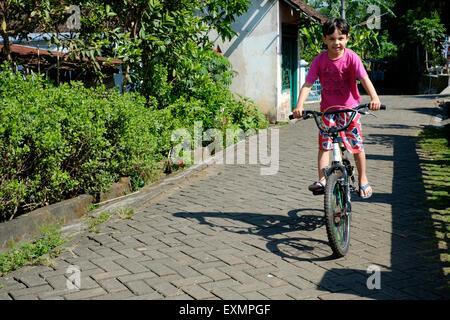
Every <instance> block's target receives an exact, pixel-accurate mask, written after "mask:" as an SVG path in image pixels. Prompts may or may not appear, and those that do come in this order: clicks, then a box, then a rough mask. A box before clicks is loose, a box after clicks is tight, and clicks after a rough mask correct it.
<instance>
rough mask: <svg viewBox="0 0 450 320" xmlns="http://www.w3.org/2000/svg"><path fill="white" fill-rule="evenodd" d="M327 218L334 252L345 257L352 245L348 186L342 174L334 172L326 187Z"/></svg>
mask: <svg viewBox="0 0 450 320" xmlns="http://www.w3.org/2000/svg"><path fill="white" fill-rule="evenodd" d="M325 220H326V226H327V236H328V241H329V244H330V247H331V249H332V250H333V253H334V254H335V255H336V256H337V257H343V256H344V255H345V254H346V253H347V251H348V248H349V246H350V216H349V213H348V212H347V187H346V186H345V184H344V181H343V179H342V174H340V173H337V172H334V173H332V174H331V175H330V176H329V178H328V179H327V185H326V187H325Z"/></svg>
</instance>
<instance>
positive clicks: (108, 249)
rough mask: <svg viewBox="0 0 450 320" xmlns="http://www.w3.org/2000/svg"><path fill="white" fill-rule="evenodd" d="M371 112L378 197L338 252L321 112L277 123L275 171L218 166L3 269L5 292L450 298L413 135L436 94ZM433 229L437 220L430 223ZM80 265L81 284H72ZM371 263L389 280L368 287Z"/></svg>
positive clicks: (367, 130) (368, 142) (363, 205)
mask: <svg viewBox="0 0 450 320" xmlns="http://www.w3.org/2000/svg"><path fill="white" fill-rule="evenodd" d="M382 102H383V103H385V104H386V105H388V108H389V109H388V111H386V112H383V111H380V112H378V113H377V116H378V118H374V117H369V116H365V117H363V135H364V139H365V147H366V152H367V159H368V176H369V180H370V182H371V185H372V187H373V189H374V195H373V197H372V198H371V199H369V200H361V199H359V198H358V197H354V198H353V212H354V214H353V220H352V230H351V232H352V235H351V236H352V239H351V247H350V250H349V253H348V255H347V256H346V257H344V258H341V259H335V258H333V257H332V252H331V249H330V247H329V246H328V242H327V241H328V240H327V237H326V230H325V226H324V221H323V197H322V196H313V195H312V194H311V193H310V192H309V191H308V190H307V186H308V185H309V184H310V183H311V182H312V181H314V180H316V175H317V174H316V156H317V142H316V141H317V129H316V127H315V125H314V123H313V121H312V120H311V121H301V122H299V123H297V124H296V125H287V126H281V127H279V134H280V135H279V138H280V149H279V151H280V153H279V157H280V162H279V170H278V173H277V174H275V175H261V174H260V169H261V166H259V165H250V164H244V165H240V164H239V165H238V164H235V165H217V164H216V165H212V166H210V167H208V168H206V169H205V170H203V171H201V173H199V174H197V176H196V177H192V178H191V179H188V180H186V181H185V182H183V183H181V184H180V185H178V186H176V187H175V188H174V190H172V191H171V192H170V193H168V194H167V195H165V196H162V197H159V198H158V199H157V200H155V201H152V202H149V203H148V204H146V205H145V206H143V207H141V208H140V209H139V210H136V213H135V215H134V216H133V218H132V219H130V220H117V219H112V220H110V221H108V222H107V223H105V224H103V225H102V226H100V230H101V232H100V233H93V232H89V231H86V232H84V233H82V234H81V235H79V236H77V239H76V241H73V242H72V243H71V246H70V247H68V250H66V251H65V252H64V253H63V254H62V255H61V256H60V257H59V258H57V259H55V260H54V265H53V266H27V267H24V268H22V269H20V270H17V271H15V272H11V273H9V274H8V275H7V276H5V277H3V278H0V283H1V284H2V285H3V288H1V289H0V299H169V300H172V299H196V300H201V299H206V300H209V299H226V300H228V299H238V300H243V299H248V300H254V299H257V300H260V299H322V300H335V299H443V298H444V299H448V298H449V297H450V296H449V292H448V291H446V290H444V289H442V287H444V286H445V285H446V283H447V282H446V281H448V278H447V279H446V278H445V276H444V275H443V273H442V267H441V266H440V265H439V263H438V257H439V250H438V248H436V247H434V246H433V245H431V244H430V243H431V242H432V240H433V233H430V232H429V230H430V229H429V226H430V225H431V221H430V214H429V212H428V211H427V210H426V209H425V208H424V207H423V206H422V205H421V200H423V199H424V194H425V191H424V186H423V180H422V176H421V170H420V168H419V166H418V155H417V153H416V146H415V135H416V133H417V132H418V130H420V129H421V128H422V127H423V126H424V125H428V124H430V122H431V121H432V120H431V119H432V115H433V112H435V110H436V108H435V99H434V97H431V96H384V97H382ZM427 228H428V229H427ZM71 265H74V266H77V267H78V268H79V269H80V270H81V288H80V289H79V290H78V289H71V290H69V289H68V288H67V285H66V281H67V280H68V279H69V277H70V276H71V275H70V274H68V273H67V268H68V267H69V266H71ZM370 265H377V266H378V267H379V268H380V270H381V273H380V281H381V282H380V284H381V288H380V289H376V288H375V289H372V290H370V289H368V287H367V279H368V277H369V276H370V275H371V274H370V273H367V269H368V267H369V266H370Z"/></svg>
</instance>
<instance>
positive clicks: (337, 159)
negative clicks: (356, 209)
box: [323, 142, 354, 218]
mask: <svg viewBox="0 0 450 320" xmlns="http://www.w3.org/2000/svg"><path fill="white" fill-rule="evenodd" d="M342 158H343V157H342V151H341V146H340V145H339V142H333V162H332V164H331V166H328V167H325V168H323V173H324V175H325V179H326V180H328V177H329V176H330V175H331V174H332V173H333V172H335V171H341V173H342V177H341V181H342V182H343V185H344V186H345V189H346V200H347V201H346V203H345V206H343V208H344V209H343V212H342V214H344V215H349V217H350V218H351V212H352V201H351V192H352V190H351V188H352V186H351V185H350V181H349V174H348V172H347V167H346V166H344V165H343V164H342V163H343V159H342ZM348 165H350V163H348ZM351 169H352V170H353V168H351ZM351 178H352V180H354V177H353V175H351Z"/></svg>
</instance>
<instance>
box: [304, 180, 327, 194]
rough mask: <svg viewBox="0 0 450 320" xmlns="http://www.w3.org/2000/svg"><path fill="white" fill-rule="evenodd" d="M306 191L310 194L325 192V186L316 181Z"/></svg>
mask: <svg viewBox="0 0 450 320" xmlns="http://www.w3.org/2000/svg"><path fill="white" fill-rule="evenodd" d="M308 190H309V191H312V192H319V191H325V185H324V184H323V183H322V182H320V181H316V182H314V183H313V184H312V185H310V186H309V187H308Z"/></svg>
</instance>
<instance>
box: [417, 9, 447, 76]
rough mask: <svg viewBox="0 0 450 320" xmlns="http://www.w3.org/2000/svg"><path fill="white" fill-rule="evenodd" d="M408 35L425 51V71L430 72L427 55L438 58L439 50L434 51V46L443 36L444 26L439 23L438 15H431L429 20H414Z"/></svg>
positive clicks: (435, 13)
mask: <svg viewBox="0 0 450 320" xmlns="http://www.w3.org/2000/svg"><path fill="white" fill-rule="evenodd" d="M410 35H411V37H412V38H413V41H416V42H419V43H420V44H421V45H422V46H423V48H424V50H425V69H426V71H427V72H429V71H430V68H429V65H428V63H429V62H430V61H429V58H428V55H429V54H431V55H432V56H434V57H436V55H437V56H439V50H436V44H437V43H439V42H440V41H441V40H442V39H443V38H444V36H445V28H444V25H443V24H441V23H440V18H439V14H438V13H437V12H434V13H433V16H432V17H431V18H423V19H420V20H415V21H414V22H413V24H412V25H411V27H410Z"/></svg>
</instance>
